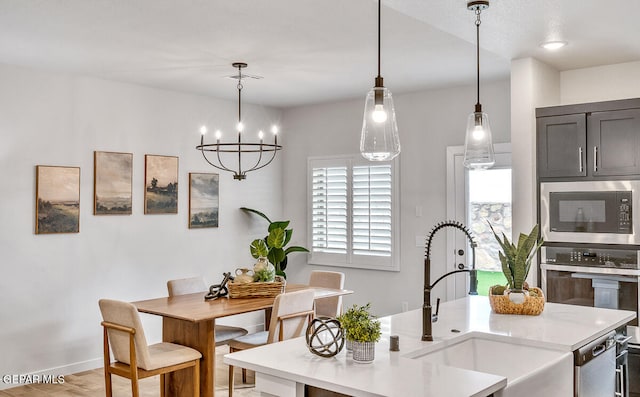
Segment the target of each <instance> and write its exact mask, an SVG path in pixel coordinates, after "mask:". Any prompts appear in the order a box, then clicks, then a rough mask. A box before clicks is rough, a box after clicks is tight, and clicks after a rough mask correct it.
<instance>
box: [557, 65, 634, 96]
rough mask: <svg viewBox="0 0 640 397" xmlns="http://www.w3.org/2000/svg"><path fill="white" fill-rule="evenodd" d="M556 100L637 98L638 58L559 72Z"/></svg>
mask: <svg viewBox="0 0 640 397" xmlns="http://www.w3.org/2000/svg"><path fill="white" fill-rule="evenodd" d="M560 87H561V89H560V91H561V94H560V103H561V104H563V105H565V104H573V103H585V102H599V101H608V100H615V99H627V98H638V97H640V61H638V62H627V63H619V64H615V65H605V66H598V67H593V68H584V69H575V70H567V71H564V72H561V73H560Z"/></svg>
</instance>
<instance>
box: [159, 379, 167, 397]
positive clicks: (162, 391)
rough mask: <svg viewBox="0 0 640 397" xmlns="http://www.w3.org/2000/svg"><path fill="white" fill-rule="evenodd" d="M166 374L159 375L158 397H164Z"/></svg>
mask: <svg viewBox="0 0 640 397" xmlns="http://www.w3.org/2000/svg"><path fill="white" fill-rule="evenodd" d="M167 375H168V374H160V397H164V396H165V391H164V385H165V382H166V379H165V376H167Z"/></svg>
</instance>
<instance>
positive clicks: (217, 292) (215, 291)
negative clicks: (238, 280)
mask: <svg viewBox="0 0 640 397" xmlns="http://www.w3.org/2000/svg"><path fill="white" fill-rule="evenodd" d="M222 276H223V278H222V282H221V283H220V284H214V285H212V286H211V287H209V293H208V294H206V295H205V296H204V299H205V300H210V299H218V298H223V297H225V296H227V295H228V294H229V289H228V288H227V283H228V282H229V281H233V277H232V276H231V273H230V272H226V273H222Z"/></svg>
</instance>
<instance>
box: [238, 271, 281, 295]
mask: <svg viewBox="0 0 640 397" xmlns="http://www.w3.org/2000/svg"><path fill="white" fill-rule="evenodd" d="M253 277H254V280H255V275H254V276H253ZM284 286H285V283H284V282H282V281H279V280H274V281H265V282H259V281H252V282H248V283H247V282H245V283H243V282H235V281H233V282H231V283H229V285H228V287H229V297H230V298H273V297H275V296H278V295H279V294H281V293H283V292H284Z"/></svg>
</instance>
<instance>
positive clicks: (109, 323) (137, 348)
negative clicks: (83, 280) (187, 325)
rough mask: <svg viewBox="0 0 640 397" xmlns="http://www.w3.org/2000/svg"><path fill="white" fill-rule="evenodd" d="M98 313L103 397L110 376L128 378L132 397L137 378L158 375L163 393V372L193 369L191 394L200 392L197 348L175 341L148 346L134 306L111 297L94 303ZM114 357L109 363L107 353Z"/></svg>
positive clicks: (109, 387) (109, 393)
mask: <svg viewBox="0 0 640 397" xmlns="http://www.w3.org/2000/svg"><path fill="white" fill-rule="evenodd" d="M98 305H99V306H100V312H101V313H102V319H103V320H104V321H102V327H103V340H104V346H103V348H104V381H105V390H106V395H107V397H111V396H112V395H113V390H112V383H111V375H112V374H114V375H118V376H122V377H125V378H127V379H130V380H131V392H132V395H133V397H138V396H139V394H140V392H139V388H138V380H139V379H144V378H148V377H150V376H155V375H160V395H161V396H164V388H165V374H167V373H169V372H174V371H178V370H181V369H185V368H190V367H192V368H193V395H194V397H197V396H199V395H200V358H201V357H202V355H201V354H200V352H199V351H197V350H195V349H192V348H190V347H186V346H182V345H178V344H175V343H166V342H162V343H156V344H154V345H148V344H147V339H146V337H145V335H144V329H143V328H142V322H141V321H140V315H139V314H138V310H137V309H136V307H135V306H134V305H132V304H131V303H128V302H122V301H117V300H111V299H100V301H99V302H98ZM109 348H111V349H109ZM110 351H112V352H113V356H114V358H115V361H114V362H111V354H110Z"/></svg>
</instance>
